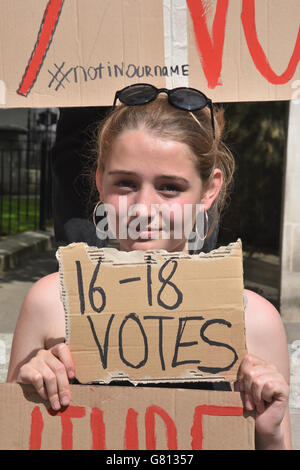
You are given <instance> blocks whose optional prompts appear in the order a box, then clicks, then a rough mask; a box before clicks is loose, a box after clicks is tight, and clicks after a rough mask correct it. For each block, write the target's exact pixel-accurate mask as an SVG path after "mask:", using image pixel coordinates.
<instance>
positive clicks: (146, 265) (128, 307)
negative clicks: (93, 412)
mask: <svg viewBox="0 0 300 470" xmlns="http://www.w3.org/2000/svg"><path fill="white" fill-rule="evenodd" d="M57 257H58V259H59V264H60V279H61V295H62V301H63V304H64V308H65V313H66V331H67V343H69V346H70V350H71V353H72V357H73V359H74V363H75V369H76V377H77V378H78V380H79V381H80V382H81V383H89V382H94V381H96V382H100V383H109V382H110V381H112V380H129V381H131V382H132V383H134V384H136V383H147V382H153V381H155V382H181V381H186V382H192V381H199V380H205V381H207V380H227V381H234V380H236V375H237V370H238V367H239V364H240V362H241V360H242V359H243V356H244V355H245V353H246V343H245V325H244V302H243V266H242V247H241V241H240V240H238V241H237V242H236V243H231V244H230V245H228V246H227V247H221V248H219V249H217V250H214V251H211V252H210V253H208V254H204V253H200V254H198V255H189V254H188V253H184V252H176V253H169V252H167V251H164V250H157V251H152V250H147V251H132V252H120V251H118V250H116V249H114V248H103V249H97V248H91V247H89V246H88V245H86V244H84V243H73V244H71V245H69V246H67V247H62V248H60V249H59V251H58V254H57Z"/></svg>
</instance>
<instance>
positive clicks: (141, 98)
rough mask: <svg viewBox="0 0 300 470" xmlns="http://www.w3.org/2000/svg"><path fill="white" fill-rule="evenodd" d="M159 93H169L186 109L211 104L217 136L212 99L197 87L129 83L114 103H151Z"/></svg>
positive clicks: (118, 94)
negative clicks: (159, 86)
mask: <svg viewBox="0 0 300 470" xmlns="http://www.w3.org/2000/svg"><path fill="white" fill-rule="evenodd" d="M159 93H167V95H168V101H169V103H170V104H172V105H173V106H175V107H176V108H179V109H183V110H185V111H190V112H191V111H198V110H200V109H203V108H205V106H209V109H210V114H211V126H212V130H213V136H214V138H215V122H214V111H213V105H212V101H211V99H209V98H207V96H205V95H204V94H203V93H202V92H201V91H199V90H196V89H195V88H188V87H179V88H173V90H168V89H167V88H156V87H155V86H153V85H150V84H148V83H137V84H135V85H129V86H127V87H125V88H123V89H122V90H119V91H117V92H116V94H115V99H114V104H113V106H115V105H116V101H117V99H119V100H120V101H121V103H124V104H126V105H127V106H138V105H139V104H146V103H150V101H154V100H155V99H156V98H157V96H158V95H159Z"/></svg>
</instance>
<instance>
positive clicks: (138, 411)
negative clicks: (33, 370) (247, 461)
mask: <svg viewBox="0 0 300 470" xmlns="http://www.w3.org/2000/svg"><path fill="white" fill-rule="evenodd" d="M71 395H72V401H71V404H70V406H69V407H68V408H65V409H63V410H62V411H59V412H54V411H52V410H51V409H50V408H49V402H45V401H43V400H41V398H40V397H39V396H38V394H37V393H36V392H35V391H34V389H33V387H31V386H28V385H27V386H26V385H25V386H21V385H18V384H0V416H1V420H0V436H1V439H0V449H11V450H20V449H21V450H27V449H28V450H53V449H55V450H111V449H113V450H127V451H128V450H188V449H190V450H205V449H208V450H209V449H253V447H254V419H253V413H249V412H245V411H244V410H243V400H242V397H241V395H240V393H237V392H230V393H229V392H219V391H215V392H212V391H210V392H208V391H205V390H180V389H162V388H145V387H143V388H136V387H114V386H106V385H104V386H89V385H86V386H80V385H72V386H71ZM132 455H134V454H132ZM110 463H116V462H110Z"/></svg>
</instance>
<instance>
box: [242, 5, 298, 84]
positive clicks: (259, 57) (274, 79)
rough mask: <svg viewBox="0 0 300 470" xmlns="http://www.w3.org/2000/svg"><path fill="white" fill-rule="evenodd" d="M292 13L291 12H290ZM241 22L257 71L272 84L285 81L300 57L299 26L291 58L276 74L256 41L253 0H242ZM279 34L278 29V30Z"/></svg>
mask: <svg viewBox="0 0 300 470" xmlns="http://www.w3.org/2000/svg"><path fill="white" fill-rule="evenodd" d="M291 14H292V12H291ZM242 24H243V28H244V32H245V37H246V41H247V44H248V48H249V52H250V54H251V57H252V59H253V62H254V64H255V66H256V68H257V69H258V70H259V72H260V73H261V74H262V75H263V76H264V77H265V78H266V79H267V80H268V81H269V82H270V83H273V84H274V85H282V84H283V83H287V82H288V81H289V80H291V78H292V77H293V75H294V73H295V70H296V68H297V65H298V62H299V59H300V28H299V31H298V36H297V41H296V45H295V49H294V52H293V55H292V57H291V60H290V62H289V64H288V67H287V69H286V71H285V72H284V73H283V74H282V75H276V73H275V72H273V70H272V69H271V67H270V64H269V62H268V59H267V58H266V55H265V53H264V51H263V49H262V47H261V45H260V43H259V41H258V38H257V31H256V24H255V0H243V10H242ZM278 33H279V34H280V31H278Z"/></svg>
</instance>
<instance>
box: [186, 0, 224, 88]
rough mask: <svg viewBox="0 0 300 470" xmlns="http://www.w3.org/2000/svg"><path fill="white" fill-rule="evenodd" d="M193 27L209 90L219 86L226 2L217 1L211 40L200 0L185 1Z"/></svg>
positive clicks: (222, 0)
mask: <svg viewBox="0 0 300 470" xmlns="http://www.w3.org/2000/svg"><path fill="white" fill-rule="evenodd" d="M187 5H188V8H189V10H190V13H191V17H192V20H193V25H194V32H195V36H196V41H197V45H198V49H199V52H200V56H201V63H202V68H203V72H204V75H205V77H206V79H207V85H208V87H209V88H215V87H216V86H217V85H221V84H222V83H221V82H220V75H221V70H222V58H223V47H224V38H225V26H226V16H227V10H228V0H218V3H217V10H216V14H215V18H214V22H213V30H212V38H211V37H210V34H209V32H208V28H207V22H206V13H205V10H204V7H203V1H202V0H187Z"/></svg>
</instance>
